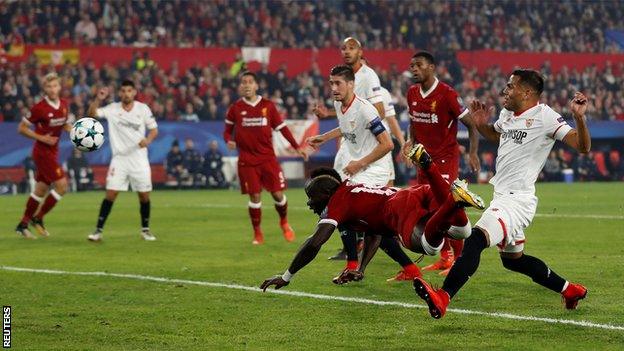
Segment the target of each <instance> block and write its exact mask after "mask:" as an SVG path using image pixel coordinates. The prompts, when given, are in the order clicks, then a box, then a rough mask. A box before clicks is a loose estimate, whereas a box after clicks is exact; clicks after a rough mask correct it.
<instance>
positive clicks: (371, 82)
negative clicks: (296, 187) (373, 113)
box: [314, 37, 394, 259]
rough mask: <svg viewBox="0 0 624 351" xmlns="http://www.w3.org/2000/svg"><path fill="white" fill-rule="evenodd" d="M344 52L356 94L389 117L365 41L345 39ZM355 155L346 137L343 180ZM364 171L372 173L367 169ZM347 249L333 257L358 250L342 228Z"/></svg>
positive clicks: (328, 113) (341, 151) (338, 161)
mask: <svg viewBox="0 0 624 351" xmlns="http://www.w3.org/2000/svg"><path fill="white" fill-rule="evenodd" d="M340 54H341V55H342V59H343V62H344V64H345V65H347V66H350V67H351V68H352V69H353V71H354V73H355V81H354V92H355V95H357V96H359V97H360V98H363V99H365V100H368V101H369V102H370V103H371V104H373V106H375V108H376V109H377V112H378V115H379V117H380V118H381V119H382V120H383V119H384V117H385V109H384V105H383V100H382V97H381V94H380V92H381V84H380V82H379V77H378V76H377V73H376V72H375V70H373V69H372V68H370V67H368V66H367V65H366V64H365V62H364V60H363V58H362V55H363V50H362V44H361V43H360V42H359V41H358V40H357V39H355V38H352V37H348V38H345V39H344V40H343V42H342V46H341V47H340ZM314 113H315V114H316V115H317V116H318V117H319V118H328V117H335V116H336V115H337V113H336V111H335V110H334V109H330V110H328V109H327V108H325V106H324V105H323V104H320V105H317V106H316V107H315V108H314ZM352 159H353V157H352V156H351V155H350V154H349V152H348V150H347V148H345V147H344V139H343V140H341V142H340V146H339V148H338V151H337V153H336V156H335V158H334V169H335V170H336V171H338V173H339V174H340V176H341V177H342V178H343V179H347V178H348V176H347V175H346V174H344V173H343V172H342V170H343V169H344V168H345V166H346V165H347V164H348V163H349V161H351V160H352ZM386 162H387V163H388V164H389V165H390V163H391V162H392V155H388V156H387V161H386ZM389 165H388V174H389V176H388V179H387V181H386V184H390V182H391V179H392V178H391V177H392V173H393V172H394V167H390V166H389ZM364 172H365V173H366V172H368V171H367V170H364ZM360 178H361V179H360V180H362V181H365V183H364V184H366V185H370V186H375V185H377V184H374V183H368V179H365V177H364V175H360ZM370 180H375V181H377V180H378V179H377V177H372V178H371V179H370ZM341 235H342V240H343V243H344V248H343V249H341V250H339V251H338V253H337V254H336V255H334V256H332V257H330V258H329V259H345V258H347V259H348V256H349V255H348V252H349V251H351V252H352V251H355V246H356V244H355V239H353V240H351V239H349V237H353V238H355V233H350V232H344V231H341Z"/></svg>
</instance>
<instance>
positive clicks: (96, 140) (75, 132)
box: [69, 117, 104, 152]
mask: <svg viewBox="0 0 624 351" xmlns="http://www.w3.org/2000/svg"><path fill="white" fill-rule="evenodd" d="M69 138H70V139H71V141H72V143H74V146H75V147H76V149H78V150H80V151H84V152H91V151H95V150H97V149H99V148H100V147H102V145H104V126H103V125H102V123H100V122H98V121H97V120H96V119H94V118H91V117H85V118H81V119H79V120H77V121H76V123H74V126H73V127H72V129H71V132H70V133H69Z"/></svg>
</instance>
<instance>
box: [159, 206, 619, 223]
mask: <svg viewBox="0 0 624 351" xmlns="http://www.w3.org/2000/svg"><path fill="white" fill-rule="evenodd" d="M159 207H167V208H174V207H183V208H194V207H198V208H239V209H246V208H247V206H243V205H231V204H210V203H207V204H192V205H189V204H186V205H170V204H167V205H161V206H159ZM288 209H289V210H297V211H309V210H310V209H309V208H307V207H304V206H288ZM467 212H468V214H470V215H477V214H480V213H481V212H477V211H467ZM535 217H544V218H581V219H616V220H617V219H620V220H624V216H618V215H600V214H570V213H536V214H535Z"/></svg>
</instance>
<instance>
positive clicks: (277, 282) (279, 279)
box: [260, 275, 290, 291]
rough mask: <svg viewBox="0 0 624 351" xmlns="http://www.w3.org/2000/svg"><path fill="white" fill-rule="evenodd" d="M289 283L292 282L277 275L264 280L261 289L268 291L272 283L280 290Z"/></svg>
mask: <svg viewBox="0 0 624 351" xmlns="http://www.w3.org/2000/svg"><path fill="white" fill-rule="evenodd" d="M288 284H290V283H289V282H287V281H285V280H284V279H282V276H281V275H276V276H274V277H272V278H269V279H266V280H265V281H264V282H262V285H260V289H262V291H266V289H267V288H268V287H270V286H271V285H275V290H278V289H281V288H283V287H285V286H286V285H288Z"/></svg>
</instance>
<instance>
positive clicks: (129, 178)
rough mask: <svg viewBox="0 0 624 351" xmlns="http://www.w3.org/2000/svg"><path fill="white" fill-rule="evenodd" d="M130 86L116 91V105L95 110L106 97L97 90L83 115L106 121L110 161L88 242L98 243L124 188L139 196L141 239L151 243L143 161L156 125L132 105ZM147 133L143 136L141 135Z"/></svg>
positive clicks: (140, 106)
mask: <svg viewBox="0 0 624 351" xmlns="http://www.w3.org/2000/svg"><path fill="white" fill-rule="evenodd" d="M136 93H137V91H136V89H135V87H134V83H133V82H132V81H130V80H125V81H123V82H122V83H121V87H120V89H119V97H120V98H121V101H120V102H114V103H111V104H108V105H106V106H104V107H102V108H99V106H100V104H101V103H102V101H104V99H106V97H107V96H108V89H107V88H103V89H100V90H99V91H98V93H97V96H96V98H95V100H94V101H93V102H92V103H91V105H89V110H88V112H87V114H88V115H89V116H93V117H96V118H105V119H107V120H108V133H109V135H110V143H111V149H112V153H113V158H112V160H111V163H110V166H109V168H108V174H107V176H106V196H105V198H104V200H102V205H101V206H100V214H99V216H98V221H97V225H96V229H95V231H94V232H93V234H91V235H89V236H88V239H89V240H90V241H101V240H102V238H103V234H102V232H103V228H104V223H105V222H106V218H107V217H108V215H109V214H110V211H111V208H112V207H113V203H114V201H115V199H116V198H117V195H118V194H119V192H120V191H128V185H130V186H131V187H132V190H133V191H136V192H137V193H138V195H139V202H140V211H141V237H142V238H143V239H144V240H146V241H154V240H156V237H155V236H154V235H153V234H152V233H151V232H150V229H149V217H150V196H149V195H150V192H151V191H152V173H151V168H150V164H149V159H148V157H147V146H148V145H149V144H151V143H152V141H153V140H154V139H155V138H156V136H157V135H158V125H157V123H156V120H155V119H154V116H153V114H152V111H151V110H150V108H149V107H148V106H147V105H146V104H144V103H142V102H139V101H135V100H134V97H135V96H136ZM146 132H147V136H146V135H145V133H146Z"/></svg>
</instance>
